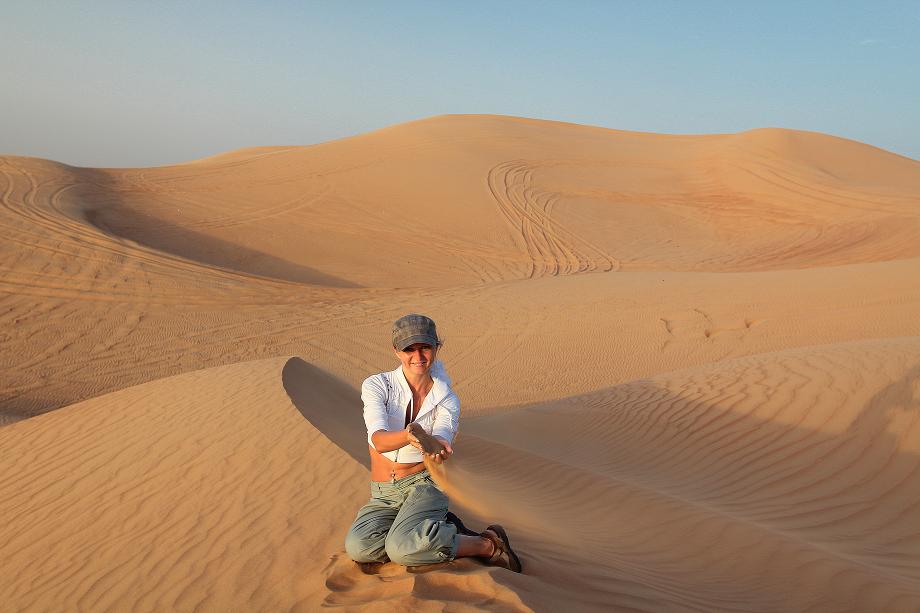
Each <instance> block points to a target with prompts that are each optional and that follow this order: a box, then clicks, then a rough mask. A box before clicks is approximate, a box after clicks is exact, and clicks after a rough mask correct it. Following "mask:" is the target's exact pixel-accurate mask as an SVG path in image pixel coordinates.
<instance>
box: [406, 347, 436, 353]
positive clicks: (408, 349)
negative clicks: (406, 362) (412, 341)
mask: <svg viewBox="0 0 920 613" xmlns="http://www.w3.org/2000/svg"><path fill="white" fill-rule="evenodd" d="M432 349H433V347H432V346H431V345H410V346H408V347H406V348H405V349H403V350H402V352H403V353H415V352H416V351H421V352H423V353H430V352H431V350H432Z"/></svg>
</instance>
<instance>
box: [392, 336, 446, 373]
mask: <svg viewBox="0 0 920 613" xmlns="http://www.w3.org/2000/svg"><path fill="white" fill-rule="evenodd" d="M393 351H394V352H395V353H396V357H397V358H399V361H400V363H401V364H402V367H403V372H404V373H406V374H407V375H415V376H417V377H420V376H423V375H426V374H428V371H429V370H431V365H432V364H434V360H435V357H437V355H438V348H437V347H432V346H431V345H428V344H426V343H415V344H414V345H409V346H408V347H406V348H405V349H404V350H402V351H400V350H398V349H395V348H394V349H393Z"/></svg>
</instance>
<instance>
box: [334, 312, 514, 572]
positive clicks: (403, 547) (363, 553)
mask: <svg viewBox="0 0 920 613" xmlns="http://www.w3.org/2000/svg"><path fill="white" fill-rule="evenodd" d="M440 346H441V341H440V340H439V339H438V333H437V328H436V327H435V323H434V322H433V321H432V320H431V319H429V318H428V317H425V316H424V315H416V314H410V315H406V316H405V317H401V318H399V319H398V320H396V322H395V323H394V324H393V352H394V353H395V354H396V358H397V359H398V360H399V362H400V365H399V367H397V368H396V369H395V370H393V371H390V372H385V373H380V374H378V375H373V376H371V377H368V378H367V379H366V380H365V381H364V384H363V385H362V386H361V399H362V400H363V401H364V423H365V424H366V425H367V442H368V451H369V452H370V455H371V499H370V501H369V502H368V503H367V504H365V505H364V506H363V507H361V509H360V510H359V511H358V516H357V517H356V518H355V521H354V524H353V525H352V527H351V530H349V532H348V536H347V537H346V538H345V549H346V551H348V555H349V556H351V558H352V559H353V560H354V561H355V562H357V563H359V564H360V565H361V570H363V571H364V572H375V571H376V568H377V567H378V566H379V565H380V564H382V563H384V562H387V561H388V560H392V561H393V562H396V563H397V564H404V565H406V566H407V567H409V570H410V571H412V572H420V571H423V570H430V569H431V568H433V566H431V565H433V564H439V563H445V562H450V561H451V560H454V559H455V558H462V557H480V558H483V559H485V561H486V563H487V564H490V565H500V566H505V567H506V568H509V569H511V570H513V571H515V572H521V562H520V560H519V559H518V557H517V555H516V554H515V553H514V551H513V550H512V549H511V545H510V543H509V541H508V535H507V534H506V533H505V530H504V529H503V528H502V527H501V526H498V525H493V526H489V527H488V528H487V529H486V530H485V532H482V533H481V534H477V533H475V532H472V531H470V530H467V529H466V527H465V526H463V523H462V522H460V520H459V519H457V518H456V516H454V515H453V514H452V513H448V511H447V503H448V499H447V496H446V495H445V494H444V492H442V491H441V490H440V488H439V487H438V486H437V485H436V484H435V482H434V481H433V480H432V478H431V475H430V474H429V473H428V470H427V469H426V468H425V463H424V460H425V459H426V458H427V459H428V460H429V461H430V462H435V463H437V464H440V463H441V462H444V461H445V460H447V459H448V458H450V456H451V454H452V453H453V451H454V450H453V447H451V443H452V442H453V440H454V435H456V433H457V426H458V422H459V418H460V401H459V400H458V399H457V396H456V394H454V392H453V390H451V388H450V379H449V378H448V376H447V373H446V372H445V371H444V366H443V364H441V362H439V361H437V355H438V349H439V348H440Z"/></svg>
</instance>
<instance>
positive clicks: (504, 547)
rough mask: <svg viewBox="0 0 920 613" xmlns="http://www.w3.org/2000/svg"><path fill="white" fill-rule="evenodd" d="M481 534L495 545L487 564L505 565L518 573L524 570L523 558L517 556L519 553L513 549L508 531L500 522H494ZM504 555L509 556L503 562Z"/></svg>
mask: <svg viewBox="0 0 920 613" xmlns="http://www.w3.org/2000/svg"><path fill="white" fill-rule="evenodd" d="M479 536H482V537H484V538H487V539H489V540H490V541H492V545H494V546H495V551H494V552H493V553H492V555H491V557H489V559H488V560H486V564H488V565H489V566H504V567H505V568H507V569H508V570H511V571H513V572H516V573H519V572H521V571H522V570H523V567H522V566H521V560H520V559H519V558H518V557H517V554H516V553H514V550H513V549H511V541H510V540H509V539H508V533H507V532H505V529H504V528H502V527H501V526H500V525H498V524H493V525H491V526H489V527H488V528H486V529H485V532H483V533H482V534H480V535H479ZM503 556H507V563H503V561H502V557H503Z"/></svg>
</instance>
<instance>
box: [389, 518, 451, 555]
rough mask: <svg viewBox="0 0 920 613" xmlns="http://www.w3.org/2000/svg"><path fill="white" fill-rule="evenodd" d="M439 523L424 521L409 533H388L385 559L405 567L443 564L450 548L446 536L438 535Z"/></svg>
mask: <svg viewBox="0 0 920 613" xmlns="http://www.w3.org/2000/svg"><path fill="white" fill-rule="evenodd" d="M441 523H442V522H434V521H431V520H425V521H423V522H422V525H420V526H419V527H418V528H417V529H416V530H412V531H411V532H396V531H393V532H390V534H389V535H388V536H387V539H386V553H387V557H389V558H390V560H392V561H393V562H396V563H397V564H403V565H405V566H412V565H415V564H431V563H433V562H443V561H444V560H446V559H447V558H449V557H450V554H449V553H448V551H450V549H451V547H450V544H448V543H447V542H446V541H447V539H446V538H445V536H446V535H444V534H441V535H438V532H439V530H438V528H439V527H440V524H441ZM451 542H452V539H451ZM445 549H446V550H447V551H445Z"/></svg>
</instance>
